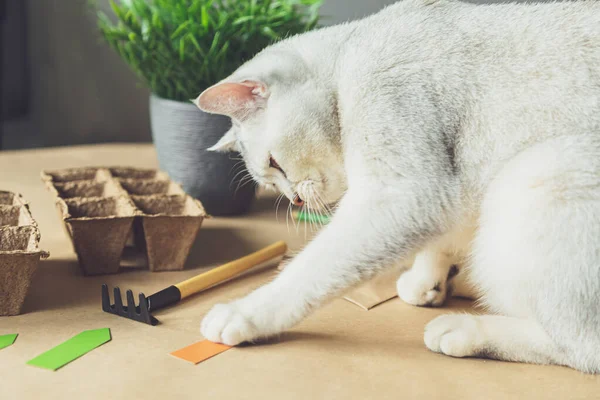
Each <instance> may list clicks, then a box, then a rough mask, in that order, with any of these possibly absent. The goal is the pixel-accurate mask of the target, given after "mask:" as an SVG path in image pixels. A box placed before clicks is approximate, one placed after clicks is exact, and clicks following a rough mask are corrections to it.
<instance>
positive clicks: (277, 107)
mask: <svg viewBox="0 0 600 400" xmlns="http://www.w3.org/2000/svg"><path fill="white" fill-rule="evenodd" d="M333 93H334V92H333V91H331V90H329V88H327V87H326V85H325V84H324V83H323V82H322V81H320V80H319V79H315V78H314V76H313V75H312V73H311V71H309V69H308V68H307V67H306V65H305V64H304V63H303V61H302V59H301V58H300V57H299V56H298V55H297V54H294V53H292V52H289V51H280V50H277V49H270V50H269V51H264V52H263V53H261V54H259V55H258V56H256V57H255V58H254V59H253V60H251V61H249V62H248V63H246V64H245V65H243V66H242V67H241V68H240V69H238V71H236V72H235V73H234V74H232V75H231V76H230V77H229V78H227V79H225V80H223V81H222V82H220V83H218V84H216V85H215V86H212V87H210V88H209V89H207V90H205V91H204V92H203V93H202V94H201V95H200V96H199V97H198V98H197V99H196V100H195V101H194V102H195V104H196V105H197V106H198V107H199V108H200V109H201V110H203V111H205V112H208V113H212V114H220V115H226V116H229V117H231V119H232V122H233V127H232V128H231V130H229V132H227V133H226V134H225V135H224V136H223V138H222V139H221V140H220V141H219V142H218V143H217V144H216V145H214V146H213V147H212V148H211V149H209V150H212V151H220V152H229V151H233V152H239V153H240V154H241V155H242V157H243V159H244V161H245V163H246V167H247V169H248V172H249V173H250V174H251V176H252V177H253V178H254V180H255V181H257V182H258V183H259V184H261V185H264V186H266V187H271V188H273V189H275V188H277V189H279V191H281V192H282V193H283V194H285V195H286V197H287V198H288V199H290V200H291V201H292V202H293V203H294V204H296V205H304V204H306V205H308V206H309V207H310V208H315V209H320V208H322V207H324V205H326V204H331V203H334V202H336V201H338V200H339V199H340V198H341V196H342V195H343V193H344V191H345V190H346V179H345V173H344V166H343V157H342V148H341V138H340V127H339V122H338V116H337V104H336V98H335V95H334V94H333Z"/></svg>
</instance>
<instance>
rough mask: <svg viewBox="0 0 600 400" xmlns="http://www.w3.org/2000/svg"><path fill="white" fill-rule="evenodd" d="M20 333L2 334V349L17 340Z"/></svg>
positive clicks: (0, 343) (0, 342)
mask: <svg viewBox="0 0 600 400" xmlns="http://www.w3.org/2000/svg"><path fill="white" fill-rule="evenodd" d="M17 336H18V334H16V333H13V334H10V335H0V349H3V348H5V347H8V346H10V345H11V344H13V343H14V342H15V340H17Z"/></svg>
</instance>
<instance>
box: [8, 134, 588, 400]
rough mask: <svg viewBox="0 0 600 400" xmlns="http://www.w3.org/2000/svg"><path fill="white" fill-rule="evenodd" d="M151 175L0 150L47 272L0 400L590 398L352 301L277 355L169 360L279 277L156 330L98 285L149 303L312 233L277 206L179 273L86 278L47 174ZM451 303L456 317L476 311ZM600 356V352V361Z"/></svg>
mask: <svg viewBox="0 0 600 400" xmlns="http://www.w3.org/2000/svg"><path fill="white" fill-rule="evenodd" d="M118 164H120V165H132V166H139V167H155V166H156V160H155V153H154V149H153V148H152V147H151V146H149V145H104V146H90V147H72V148H56V149H46V150H31V151H22V152H0V189H2V190H11V191H17V192H21V193H22V194H23V195H24V196H25V197H26V198H27V199H28V200H29V201H30V203H31V207H32V211H33V214H34V217H35V218H36V219H37V220H38V221H39V224H40V227H41V230H42V235H43V237H42V246H43V248H44V249H46V250H49V251H50V253H51V257H50V258H49V259H48V260H46V261H43V262H42V264H41V266H40V269H39V272H38V273H37V275H36V277H35V279H34V281H33V284H32V288H31V292H30V294H29V296H28V298H27V300H26V304H25V310H24V312H25V313H24V314H23V315H20V316H17V317H0V334H6V333H19V337H18V339H17V341H16V343H15V344H14V345H13V346H11V347H8V348H6V349H4V350H0V399H2V400H9V399H10V400H13V399H19V400H20V399H106V400H113V399H172V398H182V399H264V400H270V399H420V398H424V399H452V398H460V399H506V398H523V399H534V398H540V399H576V398H577V399H584V398H587V399H592V398H600V377H592V376H586V375H582V374H580V373H578V372H575V371H572V370H569V369H566V368H562V367H545V366H532V365H520V364H511V363H503V362H496V361H486V360H459V359H451V358H447V357H444V356H440V355H437V354H434V353H431V352H429V351H428V350H426V348H425V347H424V345H423V340H422V333H423V328H424V326H425V324H426V323H427V322H428V321H430V320H431V319H432V318H433V317H434V316H436V315H438V314H440V313H442V312H446V311H447V309H442V310H436V309H422V308H416V307H411V306H408V305H406V304H404V303H402V302H401V301H400V300H398V299H397V298H396V299H393V300H391V301H389V302H387V303H384V304H383V305H381V306H379V307H376V308H375V309H373V310H371V311H368V312H367V311H364V310H362V309H360V308H359V307H357V306H355V305H353V304H351V303H349V302H347V301H345V300H342V299H339V300H336V301H334V302H332V303H330V304H329V305H328V306H326V307H325V308H323V309H322V310H320V311H318V312H317V313H315V314H314V315H312V316H311V317H310V318H308V319H307V320H306V321H304V322H303V323H302V324H300V325H299V326H297V327H296V328H295V329H293V330H292V331H290V332H288V333H286V334H283V335H282V336H281V337H280V338H279V339H278V340H273V341H271V342H270V343H268V344H263V345H258V346H251V347H244V348H239V349H238V348H236V349H232V350H230V351H228V352H226V353H224V354H221V355H219V356H218V357H215V358H213V359H211V360H209V361H207V362H205V363H202V364H199V365H196V366H194V365H191V364H188V363H186V362H183V361H181V360H178V359H176V358H174V357H172V356H170V355H169V352H171V351H174V350H177V349H179V348H181V347H184V346H186V345H188V344H191V343H193V342H196V341H198V340H201V339H202V337H201V336H200V333H199V329H198V328H199V323H200V320H201V317H202V316H203V315H204V314H205V313H206V311H207V310H208V309H209V308H210V307H211V305H212V304H214V303H216V302H222V301H227V300H229V299H233V298H235V297H238V296H241V295H243V294H245V293H247V292H248V291H250V290H252V289H253V288H255V287H257V286H259V285H260V284H262V283H264V282H266V281H267V280H268V279H270V278H271V277H272V276H273V273H274V271H273V269H269V270H268V271H262V272H259V273H255V274H252V275H251V276H249V277H245V278H243V279H238V280H236V281H234V282H231V283H228V284H227V285H224V286H221V287H218V288H214V289H212V290H210V291H208V292H206V293H204V294H201V295H198V296H196V297H194V298H192V299H190V300H189V301H186V302H184V303H182V304H181V305H179V306H177V307H175V308H172V309H169V310H163V311H162V312H159V313H157V317H158V318H159V319H160V321H161V322H162V324H161V325H159V326H156V327H152V326H148V325H144V324H140V323H137V322H133V321H129V320H126V319H123V318H118V317H115V316H112V315H110V314H106V313H103V312H102V311H101V309H100V298H99V292H100V285H101V284H102V283H104V282H106V283H109V284H110V285H120V286H121V287H122V288H131V289H135V290H139V291H143V292H145V293H146V294H150V293H153V292H154V291H157V290H159V289H162V288H163V287H166V286H168V285H170V284H172V283H176V282H178V281H180V280H182V279H184V278H187V277H190V276H193V275H195V274H197V273H199V272H200V271H202V270H203V269H207V268H210V267H211V266H215V265H217V264H218V263H220V262H224V261H227V260H230V259H233V258H236V257H238V256H241V255H244V254H246V253H248V252H251V251H254V250H256V249H258V248H260V247H262V246H264V245H267V244H270V243H271V242H274V241H276V240H281V239H283V240H286V241H287V242H288V244H289V245H290V246H291V247H292V248H294V249H300V248H301V246H302V245H303V244H304V243H305V240H304V235H303V233H302V230H300V232H299V233H296V231H295V230H293V229H292V230H290V232H291V233H288V229H287V226H286V223H285V218H280V220H279V222H278V221H277V220H276V218H275V213H274V207H273V200H272V199H264V200H261V201H259V202H257V204H256V206H255V209H254V211H253V212H252V213H251V215H248V216H246V217H244V218H215V219H213V220H209V221H206V222H205V224H204V225H203V227H202V229H201V231H200V234H199V236H198V239H197V241H196V244H195V247H194V249H193V251H192V255H191V256H190V259H189V262H188V267H187V269H186V270H185V271H183V272H168V273H155V274H152V273H150V272H148V271H132V272H126V273H122V274H119V275H113V276H107V277H93V278H89V277H83V276H82V275H81V274H80V272H79V270H78V266H77V262H76V259H75V255H74V253H73V251H72V250H71V246H70V242H69V241H68V239H67V237H66V236H65V233H64V231H63V229H62V227H61V221H60V219H59V218H58V216H57V214H56V212H55V209H54V205H53V199H52V197H51V196H50V194H49V193H47V192H46V190H45V189H44V186H43V185H42V183H41V182H40V179H39V173H40V170H41V169H58V168H66V167H77V166H86V165H118ZM468 307H469V304H468V303H466V302H460V301H453V302H452V304H451V308H453V309H455V310H456V309H460V308H468ZM104 327H109V328H111V331H112V335H113V339H112V341H111V342H109V343H107V344H106V345H104V346H102V347H100V348H98V349H97V350H95V351H92V352H91V353H89V354H87V355H85V356H84V357H82V358H80V359H79V360H76V361H75V362H73V363H71V364H69V365H67V366H66V367H64V368H63V369H61V370H59V371H57V372H50V371H46V370H42V369H38V368H35V367H31V366H27V365H25V362H26V361H27V360H29V359H31V358H33V357H34V356H36V355H38V354H40V353H42V352H44V351H45V350H47V349H49V348H51V347H53V346H55V345H57V344H59V343H61V342H62V341H64V340H66V339H68V338H69V337H71V336H72V335H74V334H77V333H79V332H81V331H82V330H86V329H95V328H104ZM599 351H600V349H599Z"/></svg>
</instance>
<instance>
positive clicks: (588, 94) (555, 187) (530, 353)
mask: <svg viewBox="0 0 600 400" xmlns="http://www.w3.org/2000/svg"><path fill="white" fill-rule="evenodd" d="M599 100H600V4H596V3H595V2H576V3H554V4H539V5H516V4H512V5H511V4H506V5H485V6H484V5H477V6H476V5H470V4H465V3H459V2H454V1H448V0H439V1H436V0H405V1H403V2H400V3H397V4H394V5H392V6H390V7H388V8H386V9H384V10H383V11H381V12H380V13H378V14H376V15H373V16H371V17H368V18H366V19H363V20H360V21H356V22H352V23H348V24H343V25H339V26H335V27H330V28H325V29H322V30H318V31H314V32H310V33H307V34H304V35H300V36H297V37H292V38H289V39H287V40H284V41H282V42H280V43H277V44H275V45H273V46H272V47H270V48H268V49H266V50H265V51H263V52H262V53H261V54H259V55H258V56H257V57H256V58H254V59H253V60H251V61H249V62H248V63H246V64H245V65H243V66H242V67H241V68H240V69H239V70H238V71H237V72H235V73H234V74H233V75H232V76H231V77H229V78H228V79H226V80H225V81H224V82H221V83H220V84H218V85H216V86H214V87H212V88H210V89H208V90H206V91H205V92H204V93H203V94H202V95H201V96H199V98H198V99H197V104H198V106H199V107H200V108H202V109H203V110H206V111H208V112H212V113H218V114H224V115H229V116H231V117H232V118H233V121H234V128H233V129H232V130H231V131H230V132H229V133H227V134H226V135H225V136H224V138H223V139H222V140H221V141H220V142H219V143H218V144H217V145H216V146H215V148H214V150H221V151H229V150H236V151H240V152H241V153H242V155H243V157H244V159H245V161H246V164H247V166H248V169H249V171H250V173H251V174H252V175H253V177H254V178H255V179H256V180H257V181H258V182H259V183H261V184H264V185H275V186H276V187H277V188H279V189H280V190H281V191H282V192H283V193H285V194H286V195H287V196H288V197H289V198H290V199H294V197H295V196H296V194H298V195H299V196H300V197H301V198H302V199H303V200H304V201H306V202H307V203H308V204H309V205H312V207H320V206H321V205H322V203H332V202H335V201H338V200H339V205H338V207H337V210H336V212H335V215H334V216H333V219H332V221H331V223H330V224H329V225H328V226H326V227H325V228H324V229H323V230H322V231H321V232H320V233H319V235H318V236H317V237H316V239H315V240H313V241H312V242H311V243H310V244H309V245H308V246H307V247H306V248H305V249H304V251H303V252H302V253H301V254H300V255H298V256H297V257H296V258H295V259H294V260H293V261H292V262H291V263H290V264H289V265H288V266H287V268H286V269H285V271H284V272H283V273H281V274H280V275H279V276H278V277H277V278H276V279H275V280H274V281H273V282H271V283H268V284H267V285H265V286H263V287H261V288H260V289H258V290H256V291H255V292H253V293H251V294H250V295H248V296H247V297H245V298H242V299H239V300H237V301H234V302H233V303H230V304H221V305H217V306H215V307H214V308H213V310H212V311H210V312H209V314H208V315H207V316H206V317H205V318H204V320H203V322H202V333H203V334H204V336H205V337H207V338H208V339H210V340H212V341H217V342H223V343H227V344H230V345H235V344H238V343H240V342H243V341H248V340H253V339H256V338H259V337H266V336H270V335H274V334H277V333H279V332H282V331H283V330H285V329H288V328H290V327H292V326H294V325H295V324H296V323H298V322H299V321H301V320H302V319H303V318H304V317H306V316H307V315H308V314H309V313H310V312H311V311H312V310H314V309H315V308H316V307H319V306H320V305H322V304H323V303H324V302H325V301H326V300H328V299H330V298H332V296H336V295H339V294H340V293H342V292H343V291H345V290H347V289H348V288H349V287H351V286H352V285H355V284H357V283H359V282H361V281H364V280H366V279H369V278H371V277H373V276H374V275H376V274H377V273H379V272H380V271H382V270H383V269H385V268H386V266H389V265H392V264H393V263H395V262H398V260H401V261H405V260H409V259H411V258H412V257H415V254H416V257H415V260H416V261H415V263H414V266H413V270H411V271H410V272H409V273H408V274H407V275H404V278H401V279H400V281H399V282H398V287H399V291H400V296H401V297H402V298H404V299H405V300H407V301H409V302H412V303H414V304H439V303H440V302H441V301H440V299H439V298H437V299H436V296H438V295H436V294H435V293H429V292H430V291H431V290H432V289H435V288H436V285H437V284H438V283H439V284H441V285H442V286H443V288H440V287H439V286H438V287H437V289H438V290H437V292H439V293H441V296H442V297H443V296H444V295H445V291H446V290H445V284H446V277H447V276H448V271H449V267H450V264H452V263H454V262H455V260H454V257H455V256H457V257H464V256H470V257H467V260H466V261H468V262H467V265H468V266H469V273H470V274H471V281H472V283H473V285H474V287H475V288H476V289H477V290H478V293H479V295H480V296H481V299H482V302H483V303H484V304H485V305H487V306H488V307H489V309H490V315H485V316H475V315H445V316H442V317H439V318H437V319H435V320H434V321H432V322H431V323H430V324H429V325H428V326H427V328H426V332H425V344H426V345H427V347H428V348H430V349H431V350H433V351H435V352H440V353H444V354H447V355H450V356H455V357H466V356H476V357H477V356H485V357H492V358H497V359H501V360H510V361H521V362H530V363H541V364H559V365H566V366H570V367H573V368H576V369H578V370H581V371H585V372H592V373H597V372H600V352H599V351H598V349H600V313H599V306H600V101H599ZM270 156H272V157H273V159H274V160H276V162H277V164H279V166H280V167H281V169H282V171H284V173H285V174H284V173H283V172H282V171H280V170H278V169H277V168H274V167H273V164H271V167H270V164H269V157H270ZM275 165H276V164H275ZM462 275H464V274H463V273H462V272H461V274H459V277H460V276H462ZM432 277H433V278H432ZM403 280H404V281H403ZM437 281H439V282H437ZM442 292H444V293H442ZM442 300H443V299H442Z"/></svg>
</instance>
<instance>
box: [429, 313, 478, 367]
mask: <svg viewBox="0 0 600 400" xmlns="http://www.w3.org/2000/svg"><path fill="white" fill-rule="evenodd" d="M424 339H425V345H426V346H427V348H429V350H431V351H434V352H436V353H442V354H445V355H448V356H452V357H472V356H477V355H478V354H479V352H480V349H481V348H482V346H481V343H482V331H481V329H480V326H479V321H478V320H477V317H476V316H474V315H468V314H456V315H452V314H451V315H442V316H440V317H437V318H436V319H434V320H433V321H431V322H430V323H429V324H427V326H426V327H425V338H424Z"/></svg>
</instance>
